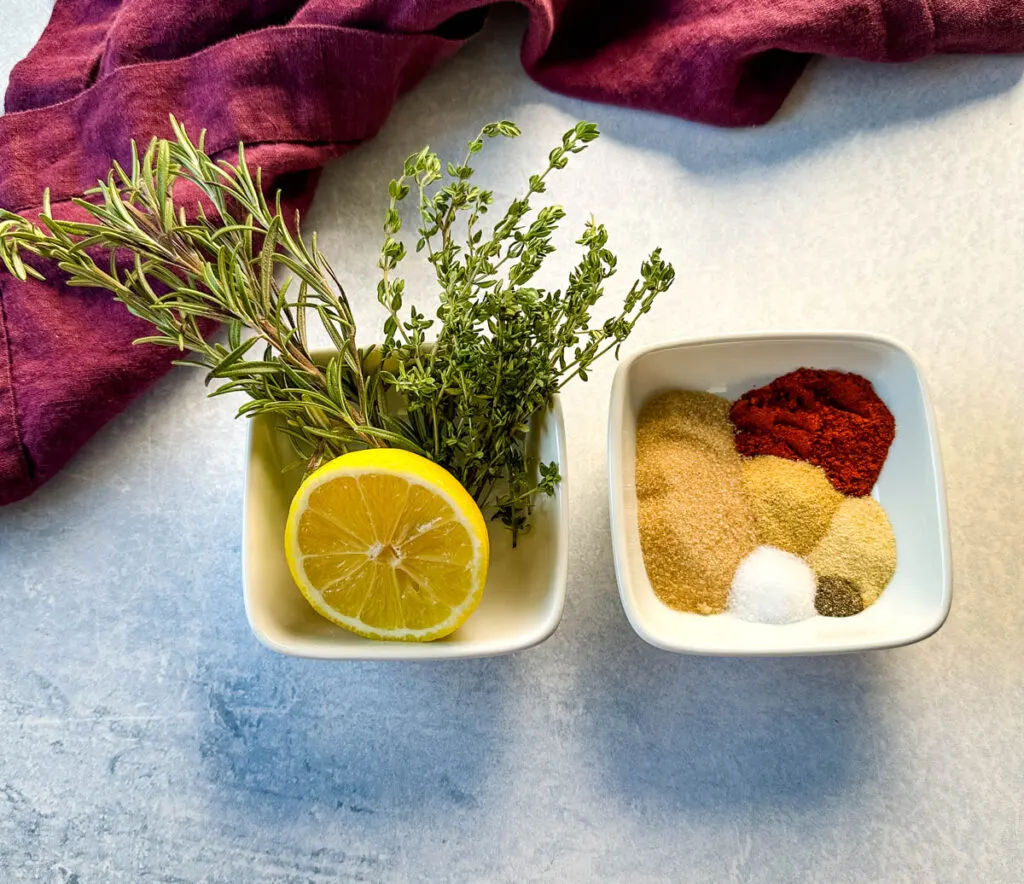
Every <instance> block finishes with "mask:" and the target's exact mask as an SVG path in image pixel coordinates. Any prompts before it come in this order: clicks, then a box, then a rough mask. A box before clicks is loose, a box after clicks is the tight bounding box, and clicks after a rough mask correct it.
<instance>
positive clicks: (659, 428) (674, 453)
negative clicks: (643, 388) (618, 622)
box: [636, 390, 758, 614]
mask: <svg viewBox="0 0 1024 884" xmlns="http://www.w3.org/2000/svg"><path fill="white" fill-rule="evenodd" d="M730 405H731V403H730V402H729V401H728V400H727V399H723V398H721V397H720V396H715V395H713V394H711V393H700V392H696V391H690V390H675V391H672V392H668V393H662V394H659V395H657V396H655V397H653V398H652V399H650V400H649V401H648V402H647V403H646V404H645V405H644V407H643V409H641V411H640V415H639V418H638V420H637V435H636V493H637V519H638V523H639V528H640V545H641V548H642V550H643V556H644V566H645V567H646V570H647V576H648V579H649V580H650V581H651V586H652V587H653V588H654V591H655V593H657V595H658V598H660V599H661V600H662V601H663V602H664V603H665V604H666V605H668V606H669V607H672V608H675V609H676V610H679V611H690V612H694V613H698V614H718V613H721V612H722V611H724V610H725V607H726V604H727V602H728V598H729V586H730V584H731V582H732V578H733V574H734V573H735V571H736V567H737V565H739V563H740V561H741V560H742V559H743V558H744V556H746V555H747V554H748V553H749V552H751V551H752V550H753V549H754V548H755V547H756V546H757V545H758V542H757V536H756V533H755V530H754V519H753V516H752V515H751V512H750V509H749V507H748V505H747V502H746V498H745V497H744V495H743V466H742V460H741V458H740V456H739V454H737V453H736V447H735V444H734V442H733V427H732V423H731V422H730V420H729V408H730Z"/></svg>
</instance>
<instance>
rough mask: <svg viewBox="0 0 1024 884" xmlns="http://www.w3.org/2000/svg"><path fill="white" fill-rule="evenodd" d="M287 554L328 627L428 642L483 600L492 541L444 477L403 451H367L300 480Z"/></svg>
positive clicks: (474, 510) (469, 503)
mask: <svg viewBox="0 0 1024 884" xmlns="http://www.w3.org/2000/svg"><path fill="white" fill-rule="evenodd" d="M285 555H286V557H287V559H288V567H289V569H290V570H291V572H292V577H293V578H294V580H295V583H296V585H297V586H298V587H299V589H300V590H301V591H302V594H303V595H304V596H305V597H306V599H307V600H308V601H309V603H310V604H311V605H312V606H313V608H314V609H315V610H316V611H317V612H318V613H319V614H321V615H322V616H324V617H326V618H327V619H328V620H330V621H331V622H332V623H336V624H337V625H338V626H342V627H344V628H345V629H349V630H351V631H352V632H356V633H358V634H359V635H363V636H366V637H367V638H375V639H385V640H390V641H432V640H433V639H438V638H442V637H443V636H446V635H448V634H450V633H452V632H454V631H455V630H456V629H458V628H459V627H460V626H461V625H462V624H463V623H465V622H466V619H467V618H468V617H469V615H470V614H472V613H473V610H474V609H475V608H476V606H477V605H478V604H479V603H480V597H481V595H482V594H483V589H484V582H485V580H486V578H487V563H488V559H489V556H490V545H489V543H488V538H487V524H486V522H485V521H484V517H483V514H482V513H481V512H480V508H479V507H478V506H477V505H476V503H475V502H474V500H473V498H472V497H470V496H469V494H468V492H467V491H466V490H465V489H464V488H463V487H462V486H461V485H460V484H459V483H458V482H457V481H456V479H455V478H454V477H453V476H452V475H451V474H450V473H448V472H447V471H446V470H444V469H443V468H442V467H439V466H438V465H437V464H435V463H433V462H431V461H429V460H427V459H426V458H423V457H420V456H419V455H416V454H412V453H410V452H407V451H399V450H395V449H370V450H367V451H357V452H353V453H351V454H346V455H343V456H342V457H338V458H335V459H334V460H332V461H330V462H329V463H327V464H324V466H322V467H320V469H318V470H317V471H316V472H314V473H313V474H312V475H310V476H309V477H307V478H306V480H305V481H304V482H303V483H302V485H301V486H300V488H299V490H298V492H297V493H296V495H295V498H294V499H293V500H292V504H291V508H290V510H289V512H288V522H287V525H286V526H285Z"/></svg>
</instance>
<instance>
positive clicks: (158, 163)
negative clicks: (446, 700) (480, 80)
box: [0, 119, 674, 542]
mask: <svg viewBox="0 0 1024 884" xmlns="http://www.w3.org/2000/svg"><path fill="white" fill-rule="evenodd" d="M171 124H172V126H173V130H174V139H171V140H166V139H153V140H152V141H151V142H150V144H149V146H148V148H147V149H146V150H145V151H144V152H143V153H142V154H141V155H140V153H139V151H138V149H137V148H136V146H135V145H134V144H133V145H132V157H131V164H130V168H128V169H125V168H122V167H121V166H119V165H118V164H116V163H115V164H114V165H113V168H112V169H111V171H110V174H109V175H108V176H107V178H106V180H105V181H100V182H99V184H98V186H97V187H96V188H95V189H93V190H92V191H89V192H87V193H86V194H85V196H84V197H83V198H80V199H76V200H74V202H75V204H76V205H78V206H79V207H81V209H83V210H84V212H85V213H86V214H87V215H88V216H89V220H88V221H69V220H63V219H58V218H54V217H53V215H52V212H51V208H50V199H49V194H46V195H44V200H43V211H42V214H41V216H40V218H39V220H38V222H37V221H31V220H29V219H26V218H24V217H21V216H19V215H15V214H13V213H11V212H7V211H4V210H0V260H2V261H3V263H4V265H5V266H6V267H7V269H8V271H9V272H11V273H12V274H14V275H15V276H17V277H19V278H21V279H26V278H27V277H33V278H36V279H42V278H43V274H42V272H41V270H40V269H39V267H40V266H41V265H38V262H26V261H25V260H24V259H25V257H26V256H28V255H32V256H36V257H37V258H42V259H46V260H49V261H53V262H56V265H57V267H58V268H59V269H60V270H61V271H62V272H63V273H64V274H65V275H66V276H67V282H68V284H69V285H74V286H87V287H91V288H101V289H106V290H108V291H110V292H111V293H112V294H113V295H114V297H115V298H116V299H117V300H119V301H121V302H122V303H124V304H125V305H126V306H127V308H128V309H129V310H130V311H131V312H132V313H133V314H135V315H136V316H139V317H141V318H142V319H145V320H146V321H147V322H149V323H150V324H152V325H153V326H154V327H155V329H156V332H157V333H156V334H153V335H149V336H147V337H144V338H140V339H139V341H138V343H152V344H159V345H162V346H167V347H172V348H175V349H177V350H179V351H181V352H182V353H183V354H184V353H187V354H189V358H187V359H182V360H179V361H180V362H181V363H183V364H188V365H198V366H200V367H202V368H204V369H205V370H206V372H207V383H208V384H209V383H211V382H213V381H220V382H221V383H220V384H219V385H216V386H214V387H213V389H212V391H211V393H210V395H221V394H224V393H229V392H243V393H245V394H246V395H247V397H248V398H247V401H246V402H244V403H243V404H242V406H241V407H240V408H239V415H247V416H252V415H255V414H273V415H275V416H277V417H278V418H279V425H280V428H281V430H282V431H283V432H285V433H287V434H288V436H289V437H290V438H291V440H292V443H293V445H294V447H295V450H296V453H297V455H298V457H299V458H300V460H301V462H302V463H303V464H305V465H306V466H307V468H315V467H316V466H317V465H319V464H320V463H322V462H323V461H325V460H327V459H329V458H331V457H335V456H338V455H340V454H343V453H345V452H347V451H351V450H354V449H358V448H365V447H368V446H371V447H372V446H385V447H401V448H405V449H407V450H410V451H414V452H416V453H418V454H421V455H423V456H425V457H428V458H430V459H432V460H434V461H436V462H437V463H440V464H441V465H442V466H444V467H446V468H447V469H448V470H449V471H450V472H452V473H453V474H454V475H455V476H456V477H457V478H458V479H459V481H460V482H461V483H462V484H463V485H464V486H465V487H466V488H467V489H468V490H469V492H470V493H471V494H472V495H473V497H474V498H475V499H476V501H477V502H478V503H479V504H480V506H481V507H482V508H483V509H484V510H485V511H488V512H490V513H491V514H492V515H493V516H494V517H495V518H499V519H500V520H501V521H502V522H503V523H504V524H505V525H507V526H508V527H509V528H510V529H511V530H512V534H513V542H515V538H516V536H517V535H518V534H519V533H521V532H523V531H525V530H527V529H528V528H529V522H530V515H531V511H532V507H533V503H534V500H535V497H536V495H537V494H538V493H546V494H552V493H553V492H554V489H555V487H556V485H557V484H558V482H559V481H560V476H559V472H558V467H557V464H555V463H547V464H545V463H535V462H534V461H533V459H532V458H531V456H530V454H529V448H528V445H527V441H528V436H529V433H530V429H531V425H532V421H533V420H534V419H535V418H536V417H537V416H538V415H539V414H542V413H543V412H544V411H545V410H546V409H548V408H550V406H551V404H552V401H553V397H554V395H555V394H556V393H557V391H558V390H559V389H561V387H562V386H564V384H565V383H567V382H568V381H569V380H572V379H573V378H575V377H579V378H580V379H581V380H584V381H585V380H586V379H587V376H588V372H589V371H590V369H591V367H592V365H593V364H594V362H595V361H596V360H597V359H599V358H600V357H601V356H603V355H604V354H605V353H607V352H609V351H611V350H614V351H615V352H616V355H617V353H618V349H619V347H620V346H621V344H622V342H623V341H624V340H625V339H626V337H627V336H628V335H629V334H630V332H631V331H632V329H633V326H634V325H635V323H636V322H637V320H638V319H639V317H640V316H641V315H643V314H644V313H647V312H648V311H649V310H650V308H651V306H652V304H653V302H654V299H655V298H656V297H657V295H658V294H660V293H661V292H664V291H666V290H667V289H668V287H669V286H670V285H671V284H672V281H673V279H674V271H673V269H672V266H671V265H670V264H668V263H666V262H665V261H664V260H663V259H662V257H661V251H660V249H655V250H654V251H653V252H652V253H651V255H650V257H649V258H648V259H647V261H645V262H644V263H643V265H642V267H641V273H640V279H638V280H637V281H636V282H634V283H633V285H632V287H631V289H630V290H629V292H628V294H627V295H626V298H625V301H624V304H623V307H622V309H621V310H620V311H619V313H618V314H616V315H614V316H612V317H610V318H608V319H606V320H604V321H603V322H600V323H599V324H594V320H593V316H592V312H593V308H594V307H595V305H596V304H597V302H598V301H599V300H600V298H601V297H602V295H603V294H604V284H605V282H606V281H607V279H608V278H609V277H611V276H612V275H613V274H614V273H615V270H616V260H615V256H614V255H613V254H612V252H611V251H609V249H608V248H607V242H608V234H607V231H606V230H605V228H604V226H603V225H600V224H597V223H596V222H595V221H594V220H593V219H591V220H590V221H588V222H587V224H586V225H585V228H584V230H583V233H582V235H581V236H580V238H579V239H578V240H577V244H578V245H580V246H581V247H582V252H583V254H582V257H581V258H580V261H579V263H578V265H577V266H576V268H575V269H574V270H573V271H572V272H571V274H570V276H569V281H568V284H567V285H566V287H565V289H564V291H563V290H553V291H552V290H547V289H543V288H539V287H536V286H535V285H534V284H533V282H532V281H533V278H534V276H535V274H536V273H537V271H538V270H540V268H541V266H542V264H543V261H544V259H545V258H546V257H547V256H548V255H549V254H551V253H552V252H553V251H554V250H555V249H554V245H553V244H552V238H553V236H554V233H555V231H556V229H557V227H558V224H559V222H561V221H562V219H563V218H564V217H565V212H564V210H563V209H562V208H561V207H560V206H543V207H541V208H539V209H536V210H535V209H534V207H533V200H534V198H535V197H537V196H538V195H540V194H543V193H544V192H545V190H546V187H547V184H546V179H547V177H548V175H549V174H550V173H551V172H552V171H553V170H557V169H562V168H564V167H565V165H566V164H567V163H568V161H569V159H570V157H571V156H572V155H573V154H577V153H580V152H581V151H583V150H584V149H585V148H586V146H587V145H588V144H589V143H590V142H592V141H593V140H594V139H596V138H597V137H598V131H597V127H596V126H595V125H594V124H592V123H583V122H581V123H579V124H577V125H576V126H575V127H574V128H573V129H570V130H569V131H568V132H566V133H565V135H564V136H563V138H562V141H561V144H559V145H558V146H557V147H555V149H554V150H552V151H551V153H550V154H549V156H548V163H547V166H546V168H545V169H544V170H543V171H541V172H540V173H539V174H535V175H532V176H531V177H530V179H529V185H528V188H527V190H526V193H525V194H524V195H523V196H521V197H519V198H517V199H515V200H513V201H512V203H511V204H510V205H509V207H508V208H507V210H506V211H505V213H504V214H503V215H502V216H501V218H500V219H499V220H498V221H497V222H496V223H495V224H494V225H493V226H492V227H491V228H490V229H489V230H486V229H485V224H484V216H485V215H487V213H488V210H489V209H490V208H491V206H492V205H493V202H494V195H493V192H492V191H490V190H486V189H484V188H482V187H480V186H478V185H477V184H475V183H473V180H472V179H473V175H474V171H473V169H472V167H471V166H470V161H471V159H472V157H473V155H474V154H476V153H478V152H479V151H480V150H482V148H483V146H484V142H485V140H486V139H490V138H495V137H498V136H503V137H509V138H514V137H517V136H518V135H519V134H520V132H519V129H518V128H517V127H516V126H515V125H514V124H512V123H510V122H507V121H502V122H497V123H491V124H489V125H487V126H484V127H483V129H482V130H481V131H480V134H479V135H478V136H477V137H476V138H474V139H472V140H471V141H470V142H469V143H468V150H467V153H466V155H465V158H464V160H463V161H462V162H461V163H460V164H454V163H447V164H443V163H442V161H441V159H440V158H439V157H438V156H437V154H436V153H434V152H433V151H431V150H430V149H429V148H424V149H423V150H421V151H420V152H419V153H417V154H414V155H413V156H410V157H409V158H408V159H407V160H406V161H405V164H404V166H403V169H402V173H401V174H400V175H399V176H398V177H397V178H395V179H394V180H392V181H391V182H390V184H389V187H388V193H389V206H388V209H387V211H386V213H385V218H384V236H385V238H384V243H383V246H382V248H381V253H380V260H379V267H380V269H381V281H380V283H379V285H378V289H377V298H378V300H379V302H380V304H381V305H382V306H383V308H384V310H385V311H386V314H387V315H386V319H385V324H384V340H383V342H381V343H380V344H378V345H376V346H360V345H359V343H358V342H357V338H356V326H355V321H354V319H353V316H352V310H351V307H350V305H349V301H348V298H347V296H346V294H345V291H344V288H343V287H342V285H341V283H340V282H339V280H338V278H337V275H336V274H335V273H334V271H333V270H332V268H331V266H330V264H329V263H328V261H327V260H326V258H325V257H324V256H323V254H322V253H321V252H320V250H319V249H318V247H317V240H316V235H315V234H313V235H312V236H311V237H310V238H309V241H308V243H307V241H306V240H305V239H304V238H303V237H302V235H301V232H300V229H299V218H298V216H297V215H296V217H295V219H294V227H293V229H289V226H288V225H287V224H286V223H285V219H284V216H283V213H282V208H281V201H280V194H278V196H277V199H276V201H275V202H274V203H273V204H271V203H269V202H268V201H267V198H266V196H265V195H264V188H263V185H262V181H261V176H260V172H259V170H257V171H256V173H255V175H253V174H252V173H251V172H250V170H249V168H248V166H247V164H246V161H245V152H244V147H243V146H239V155H238V160H237V162H235V163H228V162H225V161H220V162H215V161H214V160H213V159H211V158H210V157H209V156H208V155H207V154H206V152H205V149H204V138H203V135H200V137H199V140H198V144H194V143H193V142H192V141H191V140H190V139H189V137H188V135H187V134H186V132H185V130H184V129H183V128H182V127H181V126H180V125H179V124H178V123H177V122H176V121H174V120H173V119H172V121H171ZM179 181H187V182H190V183H191V184H192V185H194V186H195V187H197V188H198V189H199V191H200V192H201V194H202V196H203V198H204V200H203V202H201V203H200V204H199V207H198V210H197V211H195V212H192V213H191V214H190V213H187V212H186V210H185V206H184V205H182V204H181V201H180V200H179V202H176V201H175V185H176V184H177V183H178V182H179ZM413 189H415V194H416V200H417V204H418V208H419V213H420V217H421V221H422V224H421V226H420V227H419V228H418V230H417V234H418V238H417V242H416V250H417V251H418V252H422V251H425V252H426V258H427V260H428V261H429V262H430V264H431V265H432V266H433V269H434V273H435V276H436V279H437V283H438V289H439V292H440V307H439V308H438V310H437V314H436V319H437V320H438V322H439V325H438V329H437V334H436V338H435V339H434V340H430V339H429V338H428V332H429V330H430V329H431V328H432V326H433V325H434V320H433V319H429V318H427V317H426V316H425V314H423V313H421V312H420V311H419V310H418V309H417V308H416V307H415V305H408V307H407V306H406V295H405V283H404V280H403V279H402V278H401V277H400V276H399V275H398V270H399V268H400V265H401V263H402V261H403V260H404V259H405V257H406V249H405V245H404V244H403V242H402V240H401V239H400V238H399V234H400V232H401V227H402V222H401V215H400V212H399V209H400V204H401V203H402V202H403V200H405V199H406V198H407V197H408V196H409V194H410V193H412V192H413ZM177 193H178V194H179V195H180V193H181V191H180V190H178V191H177ZM463 224H464V227H463ZM457 225H458V226H457ZM460 234H461V235H460ZM124 255H129V256H130V260H128V261H127V262H125V261H123V260H119V258H123V256H124ZM37 265H38V266H37ZM310 317H314V318H315V320H316V321H318V322H319V323H320V324H321V325H322V326H323V328H324V329H325V330H326V332H327V334H328V336H329V337H330V339H331V342H332V344H333V347H334V351H333V352H332V354H331V356H330V358H329V359H328V360H327V361H326V363H323V364H321V363H318V362H317V361H316V360H315V359H314V357H313V355H312V353H311V350H310V347H309V343H308V336H307V322H308V321H309V319H310ZM213 323H219V324H223V325H224V326H225V327H226V330H227V333H226V335H224V336H222V337H218V336H215V335H213V334H212V333H211V332H212V328H213Z"/></svg>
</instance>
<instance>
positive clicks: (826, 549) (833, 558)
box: [807, 497, 896, 607]
mask: <svg viewBox="0 0 1024 884" xmlns="http://www.w3.org/2000/svg"><path fill="white" fill-rule="evenodd" d="M807 561H808V562H809V563H810V566H811V567H812V568H813V569H814V571H815V573H816V574H817V575H818V576H819V577H821V578H823V577H841V578H845V579H846V580H849V581H850V582H851V583H852V584H853V585H854V586H856V587H857V589H858V590H860V594H861V596H862V597H863V599H864V607H867V606H868V605H873V604H874V603H875V602H876V601H878V597H879V596H880V595H881V594H882V590H883V589H885V587H886V586H888V584H889V581H890V580H892V576H893V574H895V573H896V536H895V535H894V534H893V530H892V525H891V524H890V523H889V517H888V516H886V514H885V510H884V509H883V508H882V505H881V504H880V503H879V502H878V501H877V500H875V499H874V498H873V497H848V498H845V499H844V500H843V502H842V503H841V504H840V505H839V508H838V509H837V510H836V514H835V516H833V518H832V524H831V525H829V528H828V531H826V532H825V536H824V537H822V538H821V542H820V543H819V544H818V545H817V546H816V547H815V548H814V549H813V550H811V553H810V555H809V556H808V557H807Z"/></svg>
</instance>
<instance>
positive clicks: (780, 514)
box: [743, 456, 843, 556]
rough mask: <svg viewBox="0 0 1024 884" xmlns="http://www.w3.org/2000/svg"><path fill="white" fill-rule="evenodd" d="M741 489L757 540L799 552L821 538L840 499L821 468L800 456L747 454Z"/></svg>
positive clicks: (766, 544)
mask: <svg viewBox="0 0 1024 884" xmlns="http://www.w3.org/2000/svg"><path fill="white" fill-rule="evenodd" d="M743 487H744V491H745V493H746V496H747V503H748V504H749V505H750V510H751V512H752V514H753V516H754V523H755V525H756V526H757V539H758V542H760V543H762V544H764V545H765V546H774V547H777V548H778V549H782V550H785V551H786V552H790V553H793V554H795V555H798V556H805V555H807V553H809V552H810V551H811V550H812V549H814V547H815V546H816V545H817V543H818V541H819V540H821V538H822V537H824V536H825V532H826V531H827V530H828V526H829V524H830V523H831V522H832V517H833V516H834V515H835V513H836V510H837V509H839V504H841V503H842V502H843V495H842V494H840V493H839V492H838V491H836V489H835V488H833V487H832V484H831V483H830V482H829V480H828V477H827V476H826V475H825V473H824V472H823V471H822V469H821V468H820V467H816V466H814V465H813V464H810V463H807V462H806V461H802V460H786V459H784V458H781V457H767V456H766V457H750V458H745V459H744V461H743Z"/></svg>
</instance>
